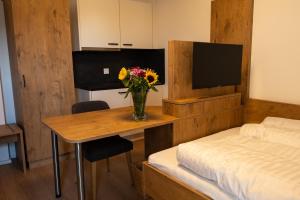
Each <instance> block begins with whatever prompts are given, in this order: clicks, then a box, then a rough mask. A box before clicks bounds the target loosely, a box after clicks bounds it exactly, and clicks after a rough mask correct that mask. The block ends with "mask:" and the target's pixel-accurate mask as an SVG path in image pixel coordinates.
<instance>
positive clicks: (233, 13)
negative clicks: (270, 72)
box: [211, 0, 254, 102]
mask: <svg viewBox="0 0 300 200" xmlns="http://www.w3.org/2000/svg"><path fill="white" fill-rule="evenodd" d="M253 4H254V0H215V1H213V2H212V12H211V41H212V42H216V43H231V44H243V45H244V50H243V63H242V83H241V86H240V87H238V91H239V92H241V93H242V102H245V101H246V100H247V99H248V97H249V76H250V73H249V72H250V62H251V43H252V24H253Z"/></svg>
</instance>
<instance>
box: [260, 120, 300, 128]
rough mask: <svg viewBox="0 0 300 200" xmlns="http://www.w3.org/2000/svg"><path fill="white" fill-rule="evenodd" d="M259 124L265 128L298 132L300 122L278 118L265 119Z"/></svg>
mask: <svg viewBox="0 0 300 200" xmlns="http://www.w3.org/2000/svg"><path fill="white" fill-rule="evenodd" d="M261 124H262V125H264V126H265V127H274V128H280V129H288V130H298V131H300V120H294V119H286V118H280V117H266V118H265V119H264V121H263V122H262V123H261Z"/></svg>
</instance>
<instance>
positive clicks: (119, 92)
mask: <svg viewBox="0 0 300 200" xmlns="http://www.w3.org/2000/svg"><path fill="white" fill-rule="evenodd" d="M126 93H127V92H119V94H126Z"/></svg>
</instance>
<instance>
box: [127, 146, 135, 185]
mask: <svg viewBox="0 0 300 200" xmlns="http://www.w3.org/2000/svg"><path fill="white" fill-rule="evenodd" d="M126 160H127V165H128V169H129V174H130V179H131V185H133V186H134V177H133V172H132V166H131V165H132V159H131V151H129V152H126Z"/></svg>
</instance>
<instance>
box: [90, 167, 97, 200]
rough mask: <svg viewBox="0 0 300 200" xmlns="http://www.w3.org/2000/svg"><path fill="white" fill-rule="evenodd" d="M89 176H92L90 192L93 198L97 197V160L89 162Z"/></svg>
mask: <svg viewBox="0 0 300 200" xmlns="http://www.w3.org/2000/svg"><path fill="white" fill-rule="evenodd" d="M91 167H92V170H91V177H92V191H93V192H92V193H93V200H96V199H97V162H92V163H91Z"/></svg>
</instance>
